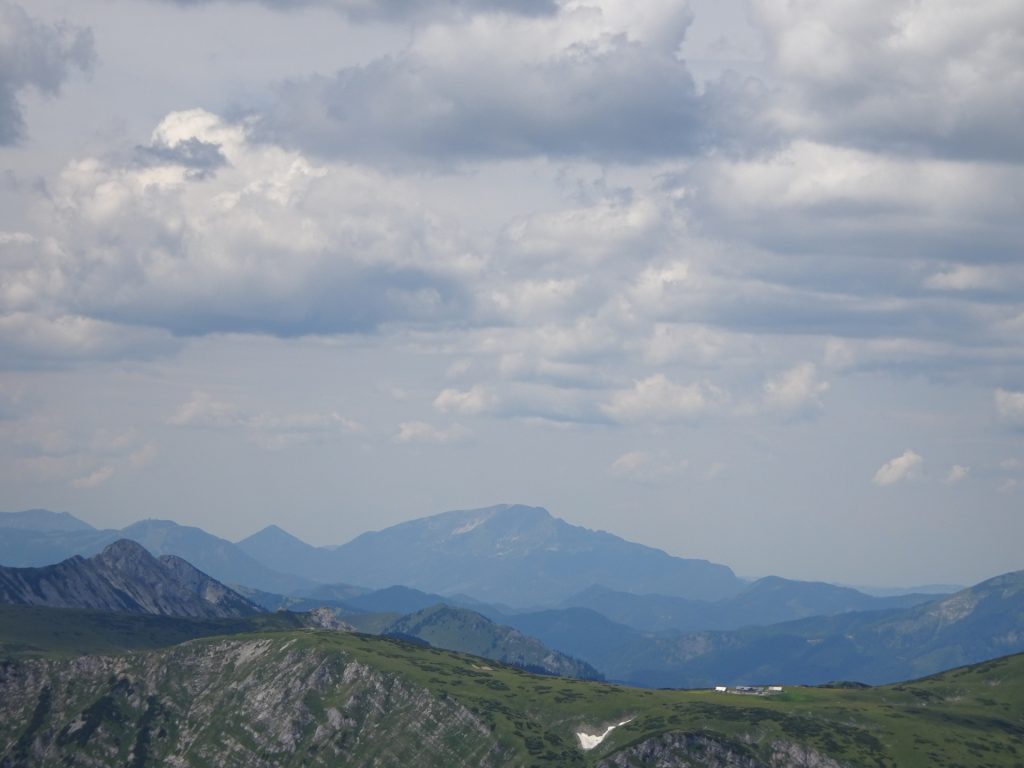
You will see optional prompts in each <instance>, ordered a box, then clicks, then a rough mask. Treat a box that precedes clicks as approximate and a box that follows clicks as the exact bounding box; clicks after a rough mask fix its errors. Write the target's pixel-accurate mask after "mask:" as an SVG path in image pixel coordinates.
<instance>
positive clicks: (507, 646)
mask: <svg viewBox="0 0 1024 768" xmlns="http://www.w3.org/2000/svg"><path fill="white" fill-rule="evenodd" d="M382 634H385V635H397V636H400V637H409V638H416V639H418V640H423V641H426V642H427V643H429V644H430V645H433V646H436V647H438V648H445V649H447V650H450V651H459V652H462V653H471V654H473V655H474V656H483V657H484V658H488V659H494V660H495V661H500V662H502V663H504V664H511V665H512V666H515V667H520V668H522V669H526V670H529V671H531V672H539V673H542V674H546V675H559V676H562V677H578V678H581V679H583V680H599V679H601V674H600V673H599V672H598V671H597V670H596V669H594V668H593V667H592V666H590V665H589V664H587V663H586V662H582V661H578V660H576V659H573V658H571V657H569V656H566V655H565V654H562V653H558V652H557V651H552V650H551V649H550V648H548V647H546V646H545V645H544V644H543V643H542V642H540V640H537V639H536V638H533V637H528V636H527V635H524V634H523V633H522V632H520V631H518V630H516V629H513V628H512V627H507V626H503V625H500V624H495V623H494V622H493V621H491V620H490V619H488V618H486V617H484V616H481V615H480V614H479V613H476V612H475V611H470V610H467V609H465V608H453V607H451V606H448V605H435V606H432V607H430V608H426V609H424V610H422V611H417V612H416V613H412V614H410V615H408V616H403V617H402V618H400V619H399V620H398V621H396V622H394V623H393V624H391V625H390V626H388V627H387V628H386V629H385V630H384V632H383V633H382Z"/></svg>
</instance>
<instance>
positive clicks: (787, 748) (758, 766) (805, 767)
mask: <svg viewBox="0 0 1024 768" xmlns="http://www.w3.org/2000/svg"><path fill="white" fill-rule="evenodd" d="M764 753H765V750H764V749H763V748H761V749H759V750H758V751H757V752H755V751H754V750H753V749H752V748H751V747H750V746H749V745H746V744H743V743H740V742H736V743H724V742H722V741H719V740H716V739H713V738H709V737H708V736H704V735H702V734H693V733H666V734H663V735H661V736H658V737H655V738H652V739H647V740H645V741H643V742H641V743H639V744H636V745H634V746H632V747H628V748H626V749H624V750H622V751H621V752H618V753H616V754H615V755H613V756H611V757H609V758H607V759H605V760H602V761H601V762H600V763H598V764H597V768H843V766H842V765H841V764H840V763H837V762H836V761H835V760H833V759H832V758H830V757H827V756H825V755H822V754H821V753H819V752H816V751H815V750H813V749H810V748H808V747H804V746H802V745H800V744H793V743H791V742H785V741H776V742H773V743H772V744H771V746H770V748H769V749H768V757H767V758H765V757H763V755H764ZM759 754H760V755H762V756H759Z"/></svg>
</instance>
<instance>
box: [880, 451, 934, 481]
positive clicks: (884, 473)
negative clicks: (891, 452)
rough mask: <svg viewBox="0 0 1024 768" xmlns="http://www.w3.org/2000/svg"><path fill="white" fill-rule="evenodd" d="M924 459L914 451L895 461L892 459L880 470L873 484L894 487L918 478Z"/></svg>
mask: <svg viewBox="0 0 1024 768" xmlns="http://www.w3.org/2000/svg"><path fill="white" fill-rule="evenodd" d="M923 463H924V459H922V458H921V456H920V455H918V454H917V453H915V452H914V451H910V450H907V451H904V452H903V453H902V454H900V455H899V456H897V457H896V458H895V459H891V460H889V461H887V462H886V463H885V464H883V465H882V466H881V467H879V468H878V471H877V472H875V476H874V478H872V482H873V483H874V484H875V485H882V486H885V485H893V484H894V483H898V482H900V481H901V480H909V479H911V478H913V477H916V476H917V474H918V472H919V471H920V469H921V465H922V464H923Z"/></svg>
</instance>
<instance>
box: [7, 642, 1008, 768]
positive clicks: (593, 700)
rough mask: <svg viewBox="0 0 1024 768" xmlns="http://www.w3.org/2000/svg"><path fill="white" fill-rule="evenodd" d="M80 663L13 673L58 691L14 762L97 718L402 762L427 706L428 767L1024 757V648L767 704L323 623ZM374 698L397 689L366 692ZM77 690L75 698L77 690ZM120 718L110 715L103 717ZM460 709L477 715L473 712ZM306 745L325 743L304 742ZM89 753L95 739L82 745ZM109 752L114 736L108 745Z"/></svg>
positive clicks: (281, 758) (15, 733)
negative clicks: (257, 713) (195, 697)
mask: <svg viewBox="0 0 1024 768" xmlns="http://www.w3.org/2000/svg"><path fill="white" fill-rule="evenodd" d="M75 663H76V662H73V661H59V660H58V661H38V660H36V661H33V660H24V661H19V662H15V663H13V664H8V665H7V666H6V667H5V669H6V671H5V679H6V680H7V681H8V683H9V682H10V680H12V679H13V678H16V677H17V673H18V670H19V669H22V668H29V667H26V666H25V665H35V666H31V667H30V668H31V669H33V670H35V672H34V673H33V675H35V677H33V679H38V676H40V675H42V676H44V677H46V679H48V680H51V681H52V682H51V683H50V685H49V687H48V688H47V689H46V690H49V691H50V693H49V694H47V695H48V696H49V697H50V700H48V701H45V702H44V701H43V700H42V699H41V698H39V697H40V696H41V695H42V694H39V693H38V689H33V690H35V691H36V693H35V694H33V695H32V696H30V697H27V698H25V699H24V700H23V701H22V700H19V701H21V703H20V704H19V705H17V708H15V707H16V705H15V704H13V703H12V702H13V701H14V700H15V699H14V698H12V699H10V700H8V702H7V703H5V704H2V705H0V711H2V714H3V717H2V718H0V720H2V721H3V726H2V727H0V745H4V746H3V748H4V749H5V750H7V751H6V752H5V753H3V758H4V759H8V760H9V759H10V758H11V756H12V751H11V750H13V749H14V748H15V746H16V745H17V744H19V743H20V744H22V746H23V747H24V746H25V745H26V744H29V743H35V740H38V739H41V738H43V737H44V735H45V734H46V733H50V734H51V735H54V734H59V733H61V732H63V731H62V729H66V728H67V727H69V723H72V722H93V721H96V724H94V725H93V728H94V729H95V732H96V734H98V735H97V736H96V737H95V738H97V739H98V738H100V737H101V736H102V737H103V738H107V737H109V738H113V739H115V740H117V739H119V740H120V741H117V743H118V744H121V745H122V746H121V747H119V749H122V750H123V751H124V752H125V757H126V758H127V756H128V752H127V750H128V749H129V746H126V745H131V744H133V743H137V742H139V740H140V739H142V738H143V736H145V739H147V740H148V741H146V743H147V745H148V746H147V747H146V749H147V750H148V752H147V754H148V755H149V756H150V757H151V758H152V759H153V760H155V762H154V763H152V764H157V763H158V762H159V758H160V756H161V755H167V754H170V753H171V752H173V750H174V749H175V748H176V745H177V741H176V739H179V738H183V737H179V736H178V735H176V734H181V733H190V734H193V735H192V736H190V738H192V739H193V741H192V742H190V744H191V746H190V747H189V750H188V752H187V754H186V764H188V765H196V766H201V765H213V764H217V765H234V764H245V763H244V762H240V761H241V760H242V758H243V757H244V756H245V755H248V754H249V752H250V751H252V754H253V755H256V757H251V759H252V760H253V761H254V762H253V763H252V764H253V765H257V764H258V765H263V764H265V763H264V762H260V761H259V760H258V759H257V757H258V756H259V754H260V752H259V750H260V749H263V750H264V752H265V754H267V755H271V753H272V758H273V761H274V762H273V763H271V764H275V765H282V766H299V765H321V764H323V765H328V764H332V763H331V762H330V760H328V759H327V753H326V752H323V751H317V750H324V749H326V748H327V747H330V748H332V749H340V750H342V751H343V753H344V754H345V755H348V756H349V759H352V760H355V761H356V762H354V763H351V764H359V765H382V766H384V765H401V764H403V763H402V762H401V761H400V759H399V757H398V753H391V752H388V753H386V754H385V753H381V752H379V751H375V750H379V749H380V744H381V743H385V742H390V743H394V745H395V749H400V748H404V747H408V745H407V744H403V743H402V740H403V739H406V740H407V739H408V738H409V737H408V736H407V735H406V734H407V729H408V728H413V727H419V726H418V723H417V722H413V720H414V719H415V718H416V717H421V716H422V717H427V715H426V714H422V713H434V714H430V715H429V716H430V717H435V716H436V717H438V718H441V720H440V721H439V722H443V723H444V724H445V725H444V728H445V729H447V728H451V729H453V730H451V731H450V732H449V731H448V730H445V731H444V733H446V734H448V735H447V736H444V737H443V738H441V737H439V738H441V741H440V742H438V743H437V744H431V745H430V746H429V748H428V747H427V746H424V747H423V756H422V759H421V760H418V764H420V765H448V766H457V765H467V766H468V765H485V764H486V765H492V764H495V765H509V766H542V765H551V766H573V765H577V766H597V765H602V764H604V765H611V764H612V763H607V762H603V761H606V760H611V759H613V758H615V756H616V755H618V756H619V757H620V758H621V759H619V760H618V761H617V762H616V763H615V764H616V765H631V764H639V763H635V762H634V763H631V762H629V761H628V760H626V756H628V755H629V754H630V753H629V750H630V749H633V748H636V747H638V745H641V744H650V743H652V742H651V741H650V740H652V739H659V738H661V737H664V736H665V735H666V734H689V735H690V737H692V738H693V739H696V740H704V741H708V740H710V741H711V742H713V743H714V744H715V745H717V746H719V747H720V748H722V749H725V750H728V751H730V752H731V754H733V755H736V756H746V757H749V758H751V759H753V760H755V761H758V762H755V763H752V764H754V765H756V764H762V763H763V764H767V763H768V760H769V759H770V756H771V754H772V753H773V750H778V749H780V748H781V747H780V745H800V746H801V747H802V748H807V749H810V750H813V751H814V753H816V754H817V755H819V756H827V757H829V758H831V759H833V760H835V761H837V763H838V764H840V765H844V766H876V767H882V768H884V767H886V766H892V767H893V768H896V767H897V766H898V767H899V768H915V767H916V766H921V767H922V768H924V767H925V766H929V767H931V766H1019V765H1021V764H1022V763H1024V746H1022V742H1021V739H1022V737H1024V656H1020V655H1019V656H1013V657H1007V658H1003V659H998V660H995V661H990V662H986V663H984V664H979V665H975V666H972V667H965V668H961V669H956V670H952V671H949V672H946V673H943V674H940V675H936V676H934V677H930V678H926V679H923V680H918V681H914V682H909V683H902V684H898V685H890V686H883V687H878V688H863V689H861V688H788V689H787V690H786V691H785V692H784V693H782V694H778V695H774V696H764V697H760V696H744V695H737V694H722V693H715V692H712V691H677V690H643V689H635V688H626V687H620V686H615V685H609V684H605V683H597V682H584V681H578V680H568V679H563V678H556V677H541V676H536V675H531V674H527V673H525V672H522V671H520V670H517V669H514V668H511V667H505V666H502V665H499V664H495V663H494V662H488V661H486V660H484V659H481V658H478V657H472V656H466V655H462V654H456V653H451V652H448V651H442V650H438V649H434V648H424V647H420V646H416V645H412V644H408V643H403V642H400V641H396V640H392V639H388V638H379V637H372V636H367V635H361V634H356V633H344V632H330V631H322V630H308V629H307V630H292V631H278V632H270V633H266V632H258V633H254V634H240V635H235V636H234V637H232V638H230V639H224V638H206V639H202V640H197V641H195V642H191V643H187V644H185V645H182V646H178V647H175V648H170V649H166V650H161V651H155V652H149V653H143V654H135V655H131V656H129V657H127V658H126V659H125V660H124V661H123V662H120V663H119V664H118V666H117V669H118V672H117V675H111V673H110V672H109V670H108V669H106V668H99V669H97V671H96V672H95V673H94V674H93V677H94V678H95V679H90V678H89V676H88V673H87V671H85V668H84V667H82V666H81V665H79V667H76V668H75V671H74V681H73V684H72V683H69V682H67V681H65V682H63V683H62V682H61V676H62V675H67V674H69V672H68V670H69V669H70V665H73V664H75ZM192 668H194V669H197V670H201V671H202V673H203V674H206V675H212V676H213V677H212V678H211V680H203V681H202V685H200V683H199V682H195V683H191V682H188V681H182V680H181V679H179V676H180V675H182V674H185V673H184V672H182V671H181V670H185V669H192ZM302 670H308V675H309V677H308V682H305V683H303V684H302V686H304V687H299V688H296V690H297V691H298V690H301V691H302V693H301V695H300V694H298V693H296V694H295V696H296V697H297V700H296V701H294V702H291V703H290V704H289V706H290V707H292V708H293V709H294V713H293V714H292V715H289V717H291V718H292V719H291V720H289V722H288V723H286V725H287V726H288V728H287V729H286V730H287V738H288V739H289V740H290V741H289V742H288V743H292V742H294V744H295V750H294V751H293V752H287V751H284V752H273V750H271V749H270V747H268V746H267V745H265V744H264V745H262V746H261V744H260V741H259V739H260V735H259V733H255V732H249V731H245V730H244V728H243V730H242V731H240V730H239V729H240V728H242V726H241V725H239V722H240V720H239V718H241V717H242V714H243V713H240V710H239V708H240V707H245V706H250V705H251V703H252V702H253V701H259V700H260V697H261V696H270V695H272V694H275V693H278V694H279V693H280V691H279V690H278V689H279V688H280V686H281V685H282V684H283V683H281V682H280V681H282V680H286V681H287V680H293V679H294V680H300V681H301V680H305V679H306V678H304V677H302V675H304V674H307V672H303V671H302ZM371 672H372V674H373V675H375V676H376V677H375V678H374V681H375V682H373V684H372V685H368V686H367V687H366V689H365V690H363V692H362V693H360V694H359V695H356V693H354V692H353V690H352V689H351V687H350V686H349V682H346V681H350V680H351V679H353V678H354V677H355V676H357V673H359V674H364V675H365V674H370V673H371ZM300 673H301V674H300ZM261 681H266V682H265V683H261ZM332 681H333V682H332ZM193 685H195V686H199V688H198V689H200V690H203V691H204V695H207V696H214V697H216V698H215V701H216V705H213V704H211V705H210V709H209V714H208V715H206V717H207V718H208V719H209V722H206V721H203V722H201V723H199V722H191V721H188V720H187V718H188V717H189V716H191V717H195V716H194V715H186V714H181V715H174V716H172V715H171V714H168V713H174V712H177V711H178V710H177V709H175V707H176V706H177V707H179V708H180V706H181V705H180V702H179V701H178V700H179V699H181V697H182V696H183V695H185V694H183V693H182V691H184V690H187V689H190V688H191V687H192V686H193ZM261 685H264V686H265V688H260V686H261ZM296 685H297V683H296ZM183 686H184V687H183ZM119 691H120V692H119ZM129 691H130V692H129ZM240 691H241V692H240ZM366 691H376V692H378V694H379V695H380V696H383V697H384V698H382V699H380V700H379V701H369V702H368V701H366V700H365V696H366V695H368V694H367V693H366ZM396 691H400V692H401V696H399V693H397V692H396ZM416 691H422V692H423V693H422V694H417V693H415V692H416ZM62 692H63V693H62ZM242 692H244V693H245V695H244V696H242ZM281 695H283V694H281ZM62 696H63V697H65V699H66V697H68V696H72V697H74V701H73V702H69V701H67V700H65V699H62V698H61V697H62ZM424 696H426V698H423V697H424ZM232 697H234V698H232ZM239 697H241V698H239ZM361 697H363V698H361ZM147 701H148V702H149V703H148V704H146V702H147ZM353 702H355V703H353ZM431 702H433V703H431ZM62 706H63V709H61V707H62ZM97 707H99V709H97ZM381 707H383V710H381ZM453 707H454V709H453ZM161 708H162V709H161ZM107 711H109V713H110V715H109V717H108V718H107V719H104V718H105V717H107V716H106V715H104V714H103V712H107ZM58 712H59V713H60V715H59V716H58V714H57V713H58ZM147 712H148V713H149V715H148V716H149V717H150V719H151V720H152V718H153V717H156V716H157V714H159V712H163V713H164V714H162V715H160V717H162V718H163V720H161V725H160V729H162V732H163V733H164V736H163V737H160V738H157V735H155V734H159V733H160V732H161V731H159V730H154V728H155V726H154V727H153V728H151V726H150V725H147V722H149V721H145V718H146V717H147V714H146V713H147ZM182 712H191V710H188V709H185V710H182ZM381 712H383V713H384V714H386V715H387V719H386V720H384V721H379V722H378V721H376V720H374V721H373V729H372V733H373V738H372V739H370V738H369V735H368V733H369V732H368V731H367V730H366V729H367V728H368V727H369V726H368V725H365V724H364V723H363V721H362V720H360V719H359V718H361V717H364V716H365V717H371V715H372V713H377V714H376V715H372V716H373V717H377V716H381V717H383V715H382V714H380V713H381ZM417 712H419V713H421V714H420V715H417ZM459 712H468V713H471V715H472V717H471V718H470V720H466V719H465V717H464V716H461V715H459V714H458V713H459ZM40 713H41V714H40ZM89 713H92V714H89ZM154 713H157V714H154ZM332 713H333V714H332ZM367 713H371V714H367ZM90 717H91V718H92V720H89V718H90ZM61 718H63V719H61ZM69 718H70V719H69ZM75 718H78V719H77V720H76V719H75ZM83 718H84V719H83ZM182 718H185V720H186V721H185V722H182ZM627 719H629V720H630V722H629V723H628V724H626V725H623V726H622V727H620V728H618V729H616V730H614V731H612V733H611V734H610V735H609V736H608V737H607V739H606V740H605V741H604V742H603V743H601V744H600V745H599V746H598V747H597V748H596V749H594V750H593V751H591V752H584V751H582V750H581V749H580V748H579V743H578V741H577V737H576V733H577V732H578V731H580V730H587V731H588V732H590V733H600V732H602V731H603V730H604V728H605V727H606V726H607V725H609V724H614V723H618V722H621V721H623V720H627ZM37 721H38V722H37ZM332 723H333V725H332ZM474 723H476V725H474ZM75 727H77V726H75ZM282 727H283V726H282ZM331 727H334V728H336V729H339V734H340V735H339V736H338V739H335V740H334V741H333V742H331V743H329V744H326V746H325V743H324V742H323V741H322V736H323V731H322V730H319V731H318V730H317V729H323V728H328V729H330V728H331ZM33 728H35V730H34V731H32V733H29V731H31V730H32V729H33ZM289 729H290V730H289ZM346 729H348V730H346ZM151 731H152V732H151ZM243 731H244V732H243ZM76 732H78V731H76ZM104 734H105V736H104ZM225 734H226V735H225ZM316 734H320V735H319V736H317V735H316ZM314 737H315V738H314ZM54 738H56V736H54ZM666 738H667V737H666ZM220 739H227V740H226V741H224V742H221V741H220ZM317 739H321V741H317ZM339 739H340V742H339V741H338V740H339ZM111 743H113V742H111ZM223 744H232V745H234V746H233V747H232V749H233V750H235V751H234V752H232V753H231V760H228V759H227V757H226V753H224V754H221V758H222V759H221V760H220V761H218V760H214V759H211V758H210V757H209V756H210V755H215V754H218V753H217V749H218V748H220V749H221V750H222V751H223V749H225V747H224V746H223ZM339 744H340V745H341V746H339ZM302 745H305V746H302ZM332 745H333V746H332ZM178 746H180V745H178ZM677 746H678V744H677ZM300 747H301V748H302V749H306V750H309V749H313V748H314V747H316V749H314V751H313V752H308V751H307V752H306V753H302V752H301V749H300ZM26 748H27V747H26ZM75 748H76V749H78V748H81V749H92V747H90V746H89V745H88V744H84V743H83V744H82V745H78V746H76V747H75ZM95 748H96V749H97V750H100V749H101V748H111V747H109V745H101V744H97V745H96V746H95ZM61 749H63V748H61ZM68 749H71V747H68ZM268 750H269V751H268ZM344 750H348V751H344ZM495 750H497V751H495ZM57 752H58V753H61V754H67V752H63V753H62V752H61V750H60V749H58V750H57ZM403 754H404V753H403ZM204 755H205V756H206V757H203V756H204ZM136 757H137V755H136ZM4 759H0V765H3V764H4ZM267 759H270V758H267ZM403 759H405V758H403ZM232 761H234V762H232ZM623 761H625V762H623ZM57 762H58V761H57V760H56V759H54V764H57ZM44 764H49V763H44ZM138 764H139V765H142V764H150V763H144V762H140V763H138Z"/></svg>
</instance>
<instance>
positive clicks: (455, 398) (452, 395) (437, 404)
mask: <svg viewBox="0 0 1024 768" xmlns="http://www.w3.org/2000/svg"><path fill="white" fill-rule="evenodd" d="M497 402H498V399H497V397H496V396H495V395H494V394H493V393H492V392H490V391H489V390H488V389H487V388H486V387H484V386H482V385H480V384H476V385H474V386H473V387H471V388H470V389H468V390H466V391H460V390H458V389H452V388H449V389H444V390H442V391H441V392H440V393H439V394H438V395H437V397H435V398H434V408H436V409H437V410H439V411H441V412H443V413H461V414H463V415H466V416H477V415H479V414H481V413H486V412H487V411H489V410H491V409H492V408H493V407H494V406H495V405H496V404H497Z"/></svg>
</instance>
